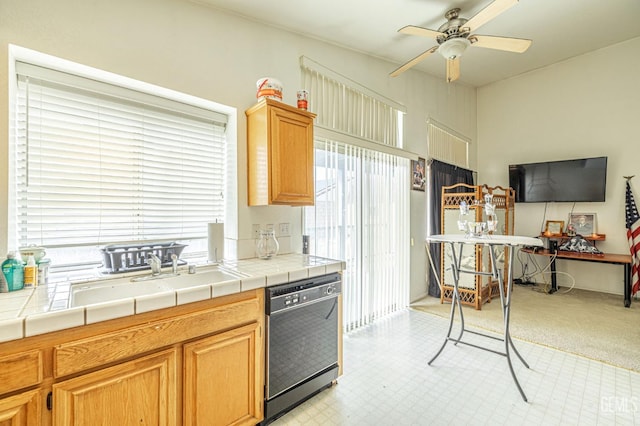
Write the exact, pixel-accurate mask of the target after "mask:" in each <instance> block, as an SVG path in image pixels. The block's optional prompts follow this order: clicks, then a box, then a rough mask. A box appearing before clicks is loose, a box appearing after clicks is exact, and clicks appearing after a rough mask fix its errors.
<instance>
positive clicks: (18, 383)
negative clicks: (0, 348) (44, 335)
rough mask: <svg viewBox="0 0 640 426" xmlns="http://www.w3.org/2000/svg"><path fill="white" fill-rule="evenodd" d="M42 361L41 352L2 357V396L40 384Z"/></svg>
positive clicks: (0, 389) (0, 362)
mask: <svg viewBox="0 0 640 426" xmlns="http://www.w3.org/2000/svg"><path fill="white" fill-rule="evenodd" d="M42 359H43V358H42V351H40V350H34V351H30V352H21V353H19V354H14V355H8V356H3V357H0V394H4V393H7V392H11V391H14V390H18V389H22V388H27V387H29V386H34V385H37V384H40V383H41V382H42V378H43V374H44V373H43V371H44V368H43V364H42Z"/></svg>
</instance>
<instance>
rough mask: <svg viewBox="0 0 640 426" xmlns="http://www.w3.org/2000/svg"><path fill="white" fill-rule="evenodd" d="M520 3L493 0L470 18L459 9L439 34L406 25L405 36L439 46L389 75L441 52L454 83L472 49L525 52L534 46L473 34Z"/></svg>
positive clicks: (400, 71)
mask: <svg viewBox="0 0 640 426" xmlns="http://www.w3.org/2000/svg"><path fill="white" fill-rule="evenodd" d="M517 2H518V0H494V1H493V2H492V3H490V4H489V5H488V6H487V7H485V8H484V9H482V10H481V11H480V12H478V13H477V14H476V15H475V16H473V17H472V18H471V19H465V18H461V17H460V16H459V13H460V9H459V8H455V9H451V10H450V11H448V12H447V13H446V14H445V15H444V17H445V18H446V19H447V22H445V23H444V24H443V25H441V26H440V28H438V30H437V31H436V30H430V29H428V28H422V27H417V26H415V25H407V26H406V27H403V28H400V29H399V30H398V32H400V33H403V34H409V35H418V36H423V37H431V38H435V39H436V41H437V42H438V45H437V46H433V47H431V48H430V49H428V50H426V51H425V52H423V53H421V54H419V55H418V56H416V57H415V58H413V59H411V60H410V61H409V62H407V63H405V64H404V65H401V66H400V67H399V68H397V69H396V70H394V71H393V72H392V73H391V74H389V75H390V76H391V77H395V76H397V75H399V74H401V73H403V72H404V71H406V70H408V69H409V68H411V67H413V66H414V65H416V64H418V63H419V62H421V61H423V60H424V59H425V58H427V57H428V56H429V55H431V54H432V53H435V52H440V54H441V55H442V56H443V57H444V58H445V59H446V60H447V82H452V81H455V80H457V79H458V78H459V77H460V56H461V55H462V54H463V53H464V51H465V50H466V49H467V48H468V47H469V46H477V47H486V48H489V49H497V50H505V51H507V52H516V53H522V52H524V51H525V50H527V49H528V48H529V46H530V45H531V40H527V39H522V38H511V37H496V36H487V35H479V34H472V33H473V32H474V31H476V30H477V29H478V28H480V27H481V26H482V25H484V24H486V23H487V22H489V21H490V20H492V19H493V18H495V17H496V16H498V15H499V14H501V13H502V12H504V11H505V10H507V9H509V8H510V7H511V6H513V5H515V4H516V3H517Z"/></svg>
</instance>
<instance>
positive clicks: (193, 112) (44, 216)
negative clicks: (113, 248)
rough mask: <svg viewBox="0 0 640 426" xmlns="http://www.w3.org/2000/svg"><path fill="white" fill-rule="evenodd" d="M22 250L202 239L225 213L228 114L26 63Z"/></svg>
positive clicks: (20, 146)
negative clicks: (35, 246) (211, 224)
mask: <svg viewBox="0 0 640 426" xmlns="http://www.w3.org/2000/svg"><path fill="white" fill-rule="evenodd" d="M17 72H18V88H17V108H16V110H17V116H16V120H17V126H16V128H17V135H16V136H17V138H16V144H17V145H16V150H15V152H16V160H17V161H16V165H15V171H16V176H15V182H16V195H15V200H16V207H17V213H16V214H17V218H16V223H17V229H16V233H17V239H18V242H19V244H20V245H22V246H24V245H29V244H37V245H43V246H46V247H48V248H55V247H82V246H90V245H96V244H110V243H122V242H134V241H141V240H176V239H188V238H202V237H206V235H207V228H206V226H207V223H209V222H212V221H214V220H215V219H223V216H224V199H223V193H224V185H225V182H224V176H225V173H224V172H225V161H226V157H225V125H226V117H225V116H224V115H223V114H220V113H216V112H214V111H207V110H204V109H201V108H198V107H191V106H189V105H184V104H181V103H179V102H175V101H171V100H168V99H165V98H159V97H155V96H152V95H149V94H145V93H140V92H136V91H133V90H129V89H124V88H122V87H118V86H113V85H110V84H107V83H102V82H96V81H93V80H89V79H86V78H83V77H79V76H72V75H69V74H65V73H61V72H58V71H53V70H49V69H45V68H40V67H36V66H33V65H30V64H23V63H18V64H17Z"/></svg>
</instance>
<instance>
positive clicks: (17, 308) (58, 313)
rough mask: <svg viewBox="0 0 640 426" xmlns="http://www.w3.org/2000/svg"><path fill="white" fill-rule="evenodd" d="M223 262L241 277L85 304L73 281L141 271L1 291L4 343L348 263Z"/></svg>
mask: <svg viewBox="0 0 640 426" xmlns="http://www.w3.org/2000/svg"><path fill="white" fill-rule="evenodd" d="M223 267H224V268H225V269H227V270H231V271H235V272H238V273H239V274H240V275H241V276H242V277H240V278H238V279H237V280H230V281H224V282H220V283H216V284H213V285H198V286H193V287H185V288H180V289H176V290H169V291H162V292H160V293H158V292H152V293H150V294H143V295H138V296H136V297H127V298H122V299H116V300H110V301H106V302H102V303H95V304H88V305H85V306H75V307H71V303H70V299H71V293H72V287H73V286H77V285H80V284H81V285H82V286H83V287H87V286H91V285H104V284H108V283H109V281H110V278H113V279H117V278H120V279H122V278H125V279H130V278H131V277H132V276H136V275H135V274H134V275H132V274H118V275H117V276H109V278H107V279H105V278H104V277H103V278H99V279H95V280H92V281H83V282H77V283H71V282H69V281H62V282H56V283H49V284H47V285H40V286H38V287H37V288H31V289H24V290H19V291H14V292H11V293H0V342H6V341H9V340H15V339H22V338H24V337H29V336H34V335H37V334H43V333H48V332H52V331H57V330H62V329H65V328H70V327H78V326H82V325H86V324H92V323H95V322H99V321H106V320H109V319H113V318H119V317H124V316H128V315H135V314H137V313H142V312H148V311H152V310H156V309H163V308H169V307H171V306H176V305H182V304H185V303H191V302H196V301H199V300H206V299H209V298H214V297H219V296H225V295H228V294H233V293H239V292H242V291H247V290H253V289H256V288H260V287H270V286H273V285H277V284H284V283H287V282H291V281H297V280H300V279H304V278H309V277H315V276H319V275H324V274H329V273H332V272H340V271H342V270H344V269H345V268H346V265H345V263H344V262H342V261H339V260H333V259H326V258H322V257H317V256H310V255H302V254H285V255H281V256H276V257H275V258H273V259H270V260H261V259H245V260H232V261H225V262H224V265H223ZM197 268H198V271H200V270H202V271H204V270H206V269H205V268H215V267H213V266H206V265H200V266H197ZM179 272H180V273H181V274H187V266H183V267H181V268H180V269H179ZM145 274H147V275H148V274H149V271H145V272H144V273H143V274H142V275H145ZM137 275H140V274H137ZM141 282H142V281H141ZM135 284H136V283H131V285H135Z"/></svg>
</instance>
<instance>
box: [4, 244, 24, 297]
mask: <svg viewBox="0 0 640 426" xmlns="http://www.w3.org/2000/svg"><path fill="white" fill-rule="evenodd" d="M2 275H3V276H4V279H5V281H6V283H7V291H15V290H20V289H22V288H23V287H24V266H23V265H22V262H20V261H19V260H17V259H16V255H15V253H14V252H9V253H8V254H7V260H5V261H4V262H2Z"/></svg>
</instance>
